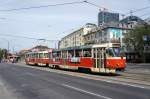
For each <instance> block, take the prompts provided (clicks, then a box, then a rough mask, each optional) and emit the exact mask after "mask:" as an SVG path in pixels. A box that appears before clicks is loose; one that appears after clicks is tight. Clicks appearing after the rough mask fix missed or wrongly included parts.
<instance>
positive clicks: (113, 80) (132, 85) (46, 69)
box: [22, 65, 150, 89]
mask: <svg viewBox="0 0 150 99" xmlns="http://www.w3.org/2000/svg"><path fill="white" fill-rule="evenodd" d="M22 66H24V67H29V68H34V69H39V70H44V71H49V72H54V73H59V74H67V75H71V76H75V77H82V78H86V79H92V80H98V81H103V82H108V83H113V84H121V85H125V86H131V87H136V88H142V89H150V88H149V87H145V86H142V85H140V84H129V83H132V82H127V81H125V82H124V81H121V80H117V79H107V80H104V79H103V80H101V78H97V77H96V78H94V79H93V78H91V75H90V77H89V76H82V75H84V74H82V75H80V76H77V75H75V74H72V73H66V72H65V71H59V70H57V71H53V70H51V69H49V68H44V69H43V68H39V67H32V66H27V65H22Z"/></svg>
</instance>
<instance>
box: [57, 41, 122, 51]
mask: <svg viewBox="0 0 150 99" xmlns="http://www.w3.org/2000/svg"><path fill="white" fill-rule="evenodd" d="M118 46H120V43H104V44H94V45H84V46H76V47H68V48H62V49H60V50H58V51H62V50H74V49H75V50H76V49H89V48H98V47H99V48H100V47H101V48H102V47H118Z"/></svg>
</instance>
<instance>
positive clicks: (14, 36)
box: [0, 34, 58, 42]
mask: <svg viewBox="0 0 150 99" xmlns="http://www.w3.org/2000/svg"><path fill="white" fill-rule="evenodd" d="M0 36H6V37H13V38H24V39H32V40H43V41H52V42H54V41H58V40H48V39H43V38H32V37H26V36H18V35H11V34H0Z"/></svg>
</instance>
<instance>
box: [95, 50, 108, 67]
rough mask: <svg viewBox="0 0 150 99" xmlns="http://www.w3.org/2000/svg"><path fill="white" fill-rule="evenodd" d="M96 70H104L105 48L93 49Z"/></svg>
mask: <svg viewBox="0 0 150 99" xmlns="http://www.w3.org/2000/svg"><path fill="white" fill-rule="evenodd" d="M94 50H95V62H96V64H95V65H96V66H95V67H96V68H105V58H106V57H105V48H95V49H94Z"/></svg>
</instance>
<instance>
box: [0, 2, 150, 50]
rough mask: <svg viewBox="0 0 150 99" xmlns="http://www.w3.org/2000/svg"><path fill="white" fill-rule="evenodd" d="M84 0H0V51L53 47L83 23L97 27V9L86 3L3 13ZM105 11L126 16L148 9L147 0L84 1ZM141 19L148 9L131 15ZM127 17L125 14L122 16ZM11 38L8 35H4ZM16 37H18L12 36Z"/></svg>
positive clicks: (146, 15)
mask: <svg viewBox="0 0 150 99" xmlns="http://www.w3.org/2000/svg"><path fill="white" fill-rule="evenodd" d="M80 1H84V0H0V48H6V49H8V43H9V50H10V51H11V52H13V51H14V52H15V51H19V50H21V49H28V48H32V47H34V46H36V45H47V46H49V47H56V45H57V42H56V41H43V40H35V39H26V38H21V37H19V36H23V37H29V38H37V39H48V40H60V39H61V38H62V37H64V36H65V35H67V34H69V33H71V32H72V31H74V30H76V29H79V28H80V27H82V26H84V25H85V24H86V23H95V24H97V19H98V18H97V15H98V12H99V8H98V7H95V6H92V5H89V4H86V3H81V4H73V5H64V6H51V7H45V8H37V9H28V10H18V11H3V10H9V9H18V8H25V7H32V6H41V5H54V4H61V3H70V2H80ZM87 1H89V2H92V3H94V4H96V5H99V6H100V7H105V8H107V9H109V10H108V11H113V12H118V13H123V14H124V13H125V14H126V13H129V12H130V11H131V10H133V11H134V10H136V9H139V8H143V7H147V6H150V0H87ZM133 15H136V16H139V17H141V18H142V19H146V18H148V17H150V8H148V9H145V10H142V11H139V12H137V13H133ZM126 16H127V15H126ZM4 35H11V36H4ZM12 36H18V37H12Z"/></svg>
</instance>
